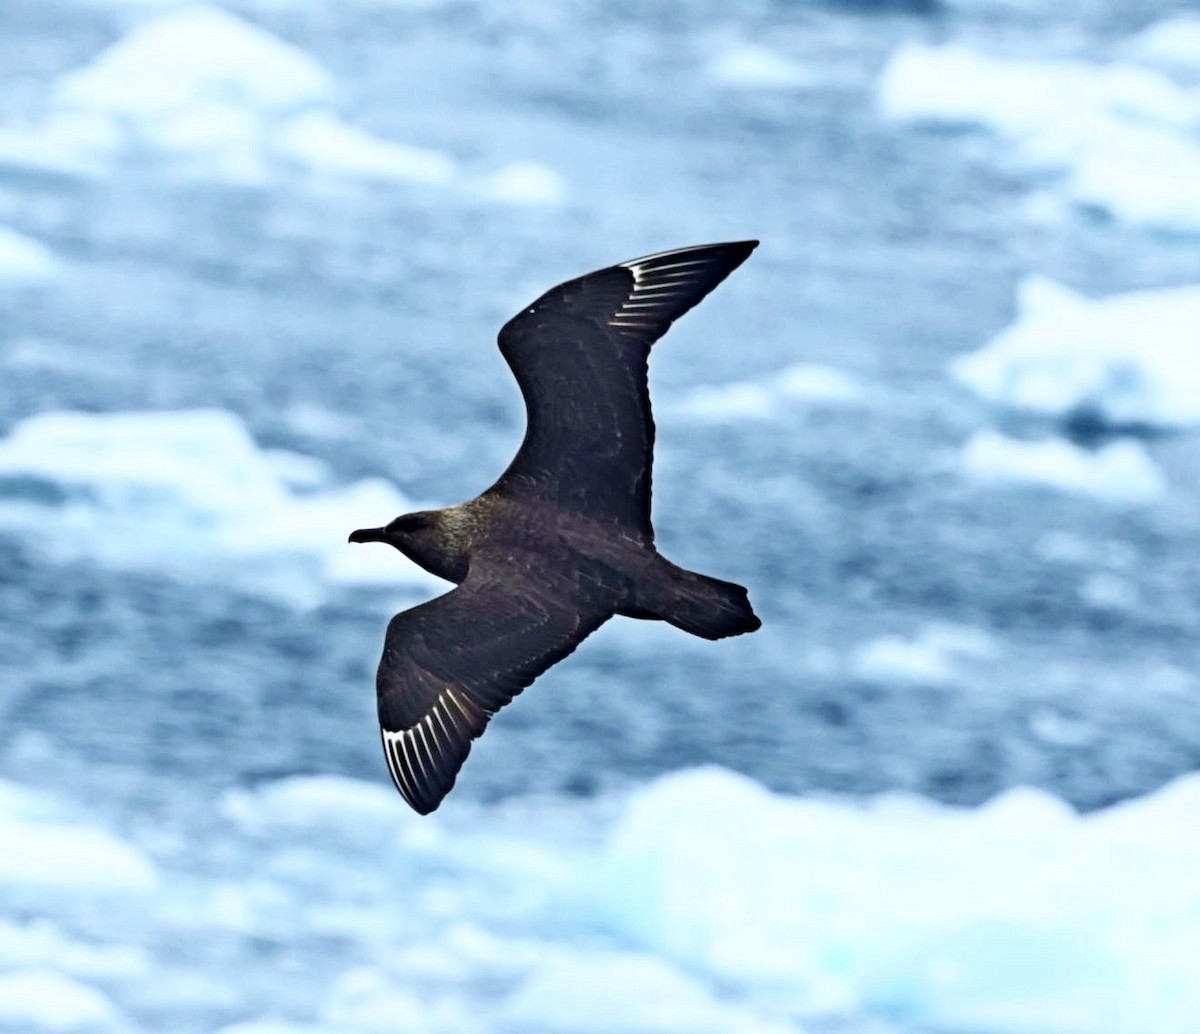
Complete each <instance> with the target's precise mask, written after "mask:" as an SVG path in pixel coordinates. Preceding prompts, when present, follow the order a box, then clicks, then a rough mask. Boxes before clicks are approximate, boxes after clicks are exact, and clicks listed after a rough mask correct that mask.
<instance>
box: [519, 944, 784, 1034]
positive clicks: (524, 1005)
mask: <svg viewBox="0 0 1200 1034" xmlns="http://www.w3.org/2000/svg"><path fill="white" fill-rule="evenodd" d="M503 1017H504V1020H505V1025H506V1029H507V1028H509V1027H511V1028H512V1029H515V1030H534V1031H543V1030H544V1031H554V1032H556V1034H610V1032H612V1031H621V1032H623V1034H798V1032H797V1031H796V1028H794V1027H792V1026H790V1025H785V1024H780V1023H770V1022H767V1021H765V1020H760V1019H758V1018H757V1017H755V1016H754V1015H753V1014H752V1013H750V1012H749V1011H746V1010H743V1009H739V1008H737V1007H736V1006H733V1005H730V1004H728V1003H726V1002H722V1001H720V1000H719V999H717V998H715V997H714V996H713V994H712V992H711V991H709V990H708V988H706V987H705V986H704V984H703V983H701V982H700V981H699V980H697V979H696V978H695V977H692V976H689V975H687V974H686V973H683V972H682V971H680V970H679V969H677V968H675V967H674V966H672V965H670V964H669V963H667V962H664V961H663V960H662V959H658V958H654V957H653V956H646V955H602V954H599V953H596V954H587V955H581V956H579V957H577V958H575V957H569V956H568V957H564V958H559V959H555V960H553V961H550V962H548V963H547V964H545V965H544V966H542V967H541V968H539V969H538V970H536V971H535V972H534V973H533V974H532V975H531V976H530V977H528V978H527V979H526V980H525V981H524V982H523V983H522V984H521V985H520V986H519V987H518V988H517V990H516V991H515V992H514V993H513V995H512V996H511V997H510V998H509V999H508V1001H507V1002H506V1003H505V1005H504V1011H503Z"/></svg>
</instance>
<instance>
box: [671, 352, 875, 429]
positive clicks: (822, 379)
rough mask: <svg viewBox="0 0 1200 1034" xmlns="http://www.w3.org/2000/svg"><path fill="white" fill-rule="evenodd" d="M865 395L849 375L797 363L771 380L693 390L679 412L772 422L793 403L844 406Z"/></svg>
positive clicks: (706, 417) (707, 419)
mask: <svg viewBox="0 0 1200 1034" xmlns="http://www.w3.org/2000/svg"><path fill="white" fill-rule="evenodd" d="M861 394H862V387H861V386H860V385H859V383H858V382H857V381H856V380H854V378H853V377H851V376H850V375H849V374H847V373H843V372H842V371H841V370H837V369H835V368H833V367H831V366H821V365H818V364H816V363H795V364H793V365H791V366H787V367H785V368H784V369H782V370H780V371H778V372H777V373H775V374H771V375H770V376H767V377H763V378H758V379H755V380H747V381H735V382H733V383H730V384H720V385H712V386H706V387H700V388H693V389H692V390H691V391H690V392H689V393H688V394H687V395H686V396H684V398H683V399H681V400H680V401H679V402H678V403H677V404H676V409H677V410H678V411H679V412H680V413H682V414H684V415H687V416H689V417H692V418H694V419H697V420H702V421H705V422H714V423H721V422H725V421H731V420H745V419H750V420H755V419H758V420H769V419H772V418H773V417H775V416H777V415H778V414H779V411H780V408H781V406H783V405H785V404H787V403H789V402H802V403H808V404H812V405H840V404H843V403H845V402H849V401H852V400H853V399H855V398H858V397H859V396H860V395H861Z"/></svg>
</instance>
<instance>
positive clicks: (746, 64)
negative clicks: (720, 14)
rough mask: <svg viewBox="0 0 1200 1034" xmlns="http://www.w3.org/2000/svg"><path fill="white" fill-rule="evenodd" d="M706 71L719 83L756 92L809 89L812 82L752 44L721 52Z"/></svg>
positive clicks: (788, 62)
mask: <svg viewBox="0 0 1200 1034" xmlns="http://www.w3.org/2000/svg"><path fill="white" fill-rule="evenodd" d="M708 71H709V75H711V76H712V77H713V78H714V79H716V80H717V81H718V82H720V83H725V84H726V85H729V86H741V87H747V88H757V89H775V90H788V89H795V88H797V87H804V86H811V85H812V84H813V82H814V81H815V80H814V76H813V75H812V74H811V73H810V72H809V71H808V70H807V69H805V68H804V67H803V66H801V65H799V64H797V63H796V62H794V61H791V60H790V59H788V58H786V57H784V56H783V55H782V54H779V53H777V52H776V51H774V50H770V49H769V48H767V47H763V46H760V45H758V44H754V43H742V44H737V45H734V46H730V47H727V48H726V49H724V50H722V51H720V52H719V53H718V54H716V56H714V57H713V59H712V60H711V61H710V62H709V65H708Z"/></svg>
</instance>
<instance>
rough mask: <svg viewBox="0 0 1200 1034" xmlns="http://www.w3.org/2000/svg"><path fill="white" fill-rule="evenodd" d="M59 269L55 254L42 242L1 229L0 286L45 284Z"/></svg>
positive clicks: (10, 230)
mask: <svg viewBox="0 0 1200 1034" xmlns="http://www.w3.org/2000/svg"><path fill="white" fill-rule="evenodd" d="M59 268H60V263H59V261H58V259H56V258H55V257H54V253H53V252H52V251H51V250H50V249H49V248H47V247H46V246H45V245H44V244H42V243H41V242H40V241H36V240H34V239H33V238H32V237H27V236H25V234H23V233H18V232H17V231H16V230H13V229H10V228H9V227H7V226H0V287H4V286H5V285H14V284H15V285H18V286H24V285H29V284H40V283H44V282H45V281H47V280H49V279H51V278H52V277H53V276H54V275H55V273H57V272H58V270H59Z"/></svg>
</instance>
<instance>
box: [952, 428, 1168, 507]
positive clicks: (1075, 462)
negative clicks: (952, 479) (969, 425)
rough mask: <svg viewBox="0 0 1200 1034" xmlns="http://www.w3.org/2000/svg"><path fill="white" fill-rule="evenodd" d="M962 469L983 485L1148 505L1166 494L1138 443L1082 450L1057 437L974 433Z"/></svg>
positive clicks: (1155, 467) (1158, 472)
mask: <svg viewBox="0 0 1200 1034" xmlns="http://www.w3.org/2000/svg"><path fill="white" fill-rule="evenodd" d="M962 467H963V470H964V472H965V473H966V474H967V475H968V476H969V477H971V478H973V479H975V480H977V481H982V482H988V483H996V484H1009V483H1024V484H1033V485H1042V486H1044V487H1046V488H1054V489H1057V490H1059V491H1063V492H1075V493H1079V494H1082V495H1088V496H1092V497H1094V498H1096V499H1101V500H1104V501H1106V502H1114V503H1149V502H1154V501H1155V500H1156V499H1159V498H1161V497H1162V495H1163V494H1164V493H1165V492H1166V488H1167V486H1166V481H1165V479H1164V478H1163V474H1162V471H1161V470H1160V469H1159V468H1158V465H1157V464H1156V463H1155V462H1154V460H1153V459H1152V458H1151V456H1150V454H1149V452H1147V450H1146V447H1145V446H1144V445H1143V444H1142V443H1141V442H1138V441H1132V440H1123V441H1116V442H1109V443H1107V444H1105V445H1102V446H1100V447H1099V448H1096V449H1083V448H1080V447H1079V446H1077V445H1073V444H1071V443H1070V442H1068V441H1065V440H1063V439H1061V438H1046V439H1042V440H1040V441H1020V440H1018V439H1016V438H1009V437H1008V436H1007V435H1003V434H1000V433H999V432H997V431H990V430H984V431H977V432H976V433H975V434H974V435H972V437H971V438H970V439H969V440H968V441H967V443H966V445H964V446H963V451H962Z"/></svg>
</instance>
